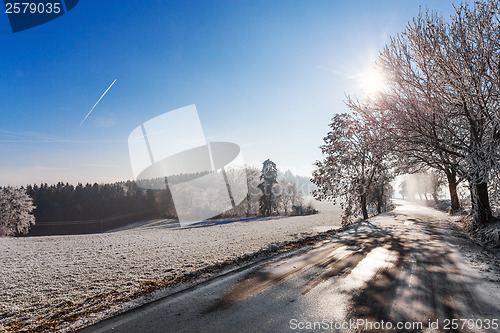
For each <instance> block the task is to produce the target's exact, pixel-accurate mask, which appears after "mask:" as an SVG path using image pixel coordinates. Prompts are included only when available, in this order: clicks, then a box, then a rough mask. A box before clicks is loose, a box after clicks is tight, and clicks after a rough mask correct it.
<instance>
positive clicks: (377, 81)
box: [360, 69, 385, 95]
mask: <svg viewBox="0 0 500 333" xmlns="http://www.w3.org/2000/svg"><path fill="white" fill-rule="evenodd" d="M360 81H361V87H362V89H363V92H364V93H366V94H368V95H374V94H376V93H378V92H379V91H381V90H382V88H383V87H384V85H385V81H384V77H383V75H382V74H381V73H380V72H378V71H376V70H375V69H371V70H370V71H369V72H366V73H364V74H363V75H362V76H361V77H360Z"/></svg>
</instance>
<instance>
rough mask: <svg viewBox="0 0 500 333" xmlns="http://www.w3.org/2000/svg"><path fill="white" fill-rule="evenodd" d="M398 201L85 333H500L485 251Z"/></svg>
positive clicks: (499, 297)
mask: <svg viewBox="0 0 500 333" xmlns="http://www.w3.org/2000/svg"><path fill="white" fill-rule="evenodd" d="M396 203H397V208H396V209H395V210H394V211H392V212H390V213H387V214H383V215H381V216H378V217H375V218H372V219H370V221H369V222H362V223H359V224H356V225H355V226H353V227H352V228H350V229H348V230H346V231H344V232H341V233H338V234H337V235H335V236H333V237H332V239H331V240H328V241H324V242H321V243H319V244H316V245H315V246H313V247H310V248H307V249H303V250H300V251H295V252H294V253H291V254H288V255H285V256H281V257H278V258H273V259H270V260H269V261H267V262H266V263H264V264H260V265H255V266H252V267H248V268H246V269H242V270H240V271H238V272H237V273H234V274H230V275H227V276H223V277H220V278H217V279H215V280H213V281H211V282H210V283H206V284H203V285H200V286H198V287H196V288H193V289H190V290H189V291H186V292H181V293H178V294H176V295H174V296H169V297H167V298H165V299H162V300H160V301H157V302H155V303H152V304H149V305H146V306H143V307H141V308H139V309H136V310H133V311H130V312H127V313H124V314H122V315H119V316H117V317H114V318H111V319H109V320H107V321H104V322H101V323H99V324H97V325H94V326H91V327H88V328H87V329H85V330H84V331H85V332H87V331H88V332H290V331H307V332H312V331H314V332H318V331H329V332H360V331H361V332H363V331H366V332H500V322H499V321H500V286H499V283H498V280H496V281H495V280H494V279H491V276H492V274H493V276H495V275H496V274H498V271H493V272H492V271H491V269H498V266H497V267H496V268H495V267H493V268H487V270H490V272H489V275H485V274H483V273H480V272H478V271H477V269H476V267H473V266H472V265H474V263H475V261H474V260H476V259H477V255H480V254H481V253H480V252H481V251H480V250H478V249H477V248H475V247H474V246H473V245H471V244H470V243H469V241H468V240H465V239H463V238H460V237H458V236H457V234H456V233H454V232H452V231H451V230H450V222H449V220H448V219H449V217H448V216H447V215H446V214H444V213H441V212H438V211H436V210H433V209H430V208H427V207H422V206H418V205H416V204H412V203H409V202H404V201H398V202H396ZM474 252H477V253H474ZM463 255H467V256H468V257H470V258H473V260H472V261H471V260H470V259H469V260H466V259H464V256H463ZM474 258H475V259H474ZM476 264H477V263H476ZM478 265H479V264H478ZM483 265H486V264H483ZM476 266H477V265H476ZM493 266H494V265H493ZM496 276H497V277H498V275H496Z"/></svg>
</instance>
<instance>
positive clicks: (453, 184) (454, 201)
mask: <svg viewBox="0 0 500 333" xmlns="http://www.w3.org/2000/svg"><path fill="white" fill-rule="evenodd" d="M445 173H446V178H447V179H448V189H449V190H450V199H451V208H450V213H455V212H456V211H458V210H459V209H460V200H458V194H457V185H458V184H457V172H456V171H455V170H446V171H445Z"/></svg>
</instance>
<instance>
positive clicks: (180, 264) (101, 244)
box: [0, 204, 341, 331]
mask: <svg viewBox="0 0 500 333" xmlns="http://www.w3.org/2000/svg"><path fill="white" fill-rule="evenodd" d="M320 205H321V204H320ZM324 207H325V206H320V210H321V208H324ZM326 207H329V206H326ZM340 215H341V212H340V210H338V209H329V210H324V209H323V210H322V211H321V212H320V213H319V214H316V215H310V216H298V217H287V218H271V219H251V220H243V221H239V222H231V223H220V222H219V223H217V222H211V223H210V224H209V226H203V227H202V226H193V227H192V228H187V229H181V228H178V227H176V226H174V225H172V224H171V223H168V221H152V222H151V223H143V224H139V225H137V226H136V227H135V228H131V229H126V230H121V231H115V232H109V233H101V234H92V235H70V236H47V237H30V238H0V253H1V257H0V271H1V274H0V331H2V328H3V329H4V330H9V331H17V330H20V329H23V330H27V331H34V330H39V331H40V330H45V329H47V330H53V329H54V328H58V327H59V328H60V327H61V326H59V325H60V324H61V323H63V324H64V323H65V322H66V323H67V322H72V321H74V320H76V319H78V318H80V317H82V316H86V315H89V314H92V313H97V312H100V311H102V310H105V309H107V308H109V307H110V306H112V305H115V304H118V303H123V302H124V301H127V300H130V299H133V298H135V297H137V296H139V295H141V294H143V293H145V292H148V291H149V290H152V289H154V288H155V287H157V286H168V285H170V283H172V284H173V283H176V282H178V281H182V276H184V275H186V274H189V273H192V272H196V271H200V270H202V269H204V268H206V267H208V266H212V265H214V264H219V263H222V262H227V261H230V260H234V259H235V258H238V257H243V256H244V255H246V254H250V253H253V252H256V251H258V250H260V249H263V248H267V247H268V246H269V245H270V244H273V243H279V242H283V241H291V240H296V239H299V238H302V237H304V236H306V235H313V234H317V233H318V232H322V231H325V230H327V229H329V227H328V226H338V225H340Z"/></svg>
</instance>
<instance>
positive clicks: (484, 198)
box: [469, 182, 493, 225]
mask: <svg viewBox="0 0 500 333" xmlns="http://www.w3.org/2000/svg"><path fill="white" fill-rule="evenodd" d="M469 186H470V197H471V204H472V216H473V218H474V223H476V224H483V225H484V224H488V223H489V222H490V221H492V219H493V213H492V211H491V206H490V199H489V197H488V183H486V182H483V183H479V184H470V185H469Z"/></svg>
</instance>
